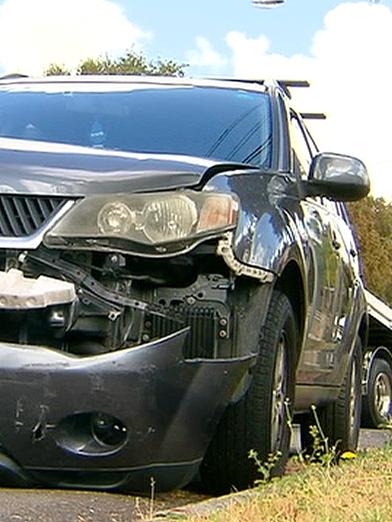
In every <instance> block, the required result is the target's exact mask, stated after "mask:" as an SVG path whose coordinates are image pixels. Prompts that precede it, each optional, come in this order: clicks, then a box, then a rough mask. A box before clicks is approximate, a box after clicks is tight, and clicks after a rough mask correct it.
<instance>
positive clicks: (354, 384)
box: [319, 336, 362, 453]
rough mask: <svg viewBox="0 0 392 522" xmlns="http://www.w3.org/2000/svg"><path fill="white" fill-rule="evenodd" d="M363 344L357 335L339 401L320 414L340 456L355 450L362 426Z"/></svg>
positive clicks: (330, 439) (321, 422)
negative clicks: (347, 451)
mask: <svg viewBox="0 0 392 522" xmlns="http://www.w3.org/2000/svg"><path fill="white" fill-rule="evenodd" d="M361 404H362V343H361V339H360V337H359V336H358V337H357V340H356V343H355V347H354V351H353V353H352V355H351V359H350V362H349V364H348V367H347V371H346V376H345V379H344V382H343V384H342V386H341V388H340V393H339V397H338V399H337V401H336V402H334V403H332V404H329V405H328V406H325V407H324V408H323V409H322V410H321V411H320V412H319V419H320V424H321V427H322V429H323V432H324V435H325V437H326V438H327V439H328V446H329V448H330V449H331V448H332V447H335V448H336V450H337V452H338V453H342V452H344V451H346V450H352V451H355V450H356V449H357V446H358V438H359V430H360V427H361Z"/></svg>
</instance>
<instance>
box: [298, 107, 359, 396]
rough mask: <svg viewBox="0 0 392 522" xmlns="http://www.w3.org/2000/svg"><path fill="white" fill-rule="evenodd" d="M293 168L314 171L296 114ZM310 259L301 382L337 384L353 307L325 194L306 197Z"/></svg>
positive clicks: (309, 144)
mask: <svg viewBox="0 0 392 522" xmlns="http://www.w3.org/2000/svg"><path fill="white" fill-rule="evenodd" d="M290 137H291V145H292V153H293V168H294V170H295V171H296V172H297V173H298V175H300V176H301V177H302V178H306V177H307V176H308V172H309V166H310V162H311V159H312V156H313V151H312V142H311V140H309V139H308V137H307V135H306V131H305V129H304V127H303V125H302V123H301V121H300V120H299V118H298V117H297V116H296V115H295V114H294V113H292V115H291V132H290ZM301 209H302V212H303V216H302V218H303V223H304V237H305V251H306V263H307V285H306V288H307V301H308V307H307V314H306V321H305V332H304V340H303V342H304V346H303V347H302V352H301V359H300V362H299V366H298V371H297V383H298V384H307V385H309V384H317V385H323V386H324V385H337V384H338V383H339V382H340V380H341V372H340V369H341V366H340V363H339V361H340V360H341V356H342V354H343V353H344V343H343V336H342V328H343V329H344V325H343V319H342V317H343V318H345V317H346V309H347V307H348V306H349V298H348V292H349V286H350V283H349V278H348V277H346V275H345V272H344V271H345V270H346V268H344V256H345V252H344V249H343V248H341V245H342V242H343V240H342V238H341V237H340V229H339V225H338V223H337V222H336V216H335V215H334V213H333V212H332V210H333V209H332V208H331V206H330V205H329V204H328V203H326V201H325V200H323V199H321V198H316V197H315V198H307V199H306V200H303V201H302V202H301Z"/></svg>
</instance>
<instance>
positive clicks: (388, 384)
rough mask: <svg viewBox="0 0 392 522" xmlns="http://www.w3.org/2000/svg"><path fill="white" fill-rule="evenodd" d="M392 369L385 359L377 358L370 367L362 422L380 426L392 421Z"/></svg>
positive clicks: (371, 425)
mask: <svg viewBox="0 0 392 522" xmlns="http://www.w3.org/2000/svg"><path fill="white" fill-rule="evenodd" d="M391 415H392V369H391V365H390V364H389V363H388V362H387V361H386V360H385V359H375V360H374V361H373V363H372V365H371V367H370V369H369V378H368V393H367V395H366V396H365V397H364V400H363V406H362V422H363V424H364V426H366V427H368V428H378V427H380V426H382V425H383V424H386V423H388V422H390V421H391Z"/></svg>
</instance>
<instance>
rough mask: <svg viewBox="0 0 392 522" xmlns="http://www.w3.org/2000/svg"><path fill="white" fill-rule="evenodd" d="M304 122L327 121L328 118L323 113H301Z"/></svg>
mask: <svg viewBox="0 0 392 522" xmlns="http://www.w3.org/2000/svg"><path fill="white" fill-rule="evenodd" d="M300 114H301V117H302V118H303V119H304V120H326V119H327V116H326V115H325V114H324V113H323V112H301V113H300Z"/></svg>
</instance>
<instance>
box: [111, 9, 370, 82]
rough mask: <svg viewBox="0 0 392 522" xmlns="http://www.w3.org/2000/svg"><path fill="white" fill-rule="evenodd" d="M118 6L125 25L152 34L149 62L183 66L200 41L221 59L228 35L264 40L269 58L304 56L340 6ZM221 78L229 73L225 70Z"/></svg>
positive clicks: (227, 69) (149, 46) (224, 52)
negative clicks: (166, 59)
mask: <svg viewBox="0 0 392 522" xmlns="http://www.w3.org/2000/svg"><path fill="white" fill-rule="evenodd" d="M358 1H360V0H358ZM118 3H119V4H121V5H122V6H123V7H124V9H125V11H126V13H127V15H128V16H129V18H130V19H131V20H133V21H134V22H135V23H136V24H137V25H139V26H141V27H142V28H143V29H144V30H146V31H151V32H152V39H151V41H150V42H148V44H147V46H146V50H147V51H148V53H149V54H151V56H157V55H161V56H162V57H173V58H176V59H177V60H179V61H186V59H187V56H186V51H187V50H189V49H191V48H192V47H193V46H194V42H195V39H196V37H197V36H200V35H202V36H205V37H206V38H208V39H209V40H210V41H211V42H212V43H213V44H214V48H215V49H216V50H217V51H218V52H220V53H222V54H226V53H227V52H228V51H227V46H226V45H225V42H224V39H225V35H226V34H227V33H228V32H229V31H232V30H236V31H241V32H243V33H246V34H247V35H248V36H250V37H257V36H259V35H260V34H261V33H262V34H264V35H266V36H267V37H268V38H269V40H270V41H271V44H272V45H271V51H272V52H275V53H279V54H285V55H287V54H288V55H292V54H295V53H306V52H308V51H309V49H310V47H311V44H312V39H313V36H314V34H315V32H316V31H317V30H318V29H320V28H321V27H322V25H323V19H324V17H325V15H326V13H327V12H328V11H330V10H332V9H333V8H335V7H336V6H337V5H339V4H342V3H343V2H342V1H339V0H287V2H286V4H285V5H283V6H280V7H276V8H274V9H260V8H255V7H254V6H253V5H252V3H251V0H197V1H191V0H166V1H163V0H147V1H146V0H121V1H119V2H118ZM354 3H355V0H354ZM195 72H196V73H200V74H202V73H203V69H200V68H195ZM226 72H227V73H230V72H231V71H230V70H229V67H227V68H226Z"/></svg>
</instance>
